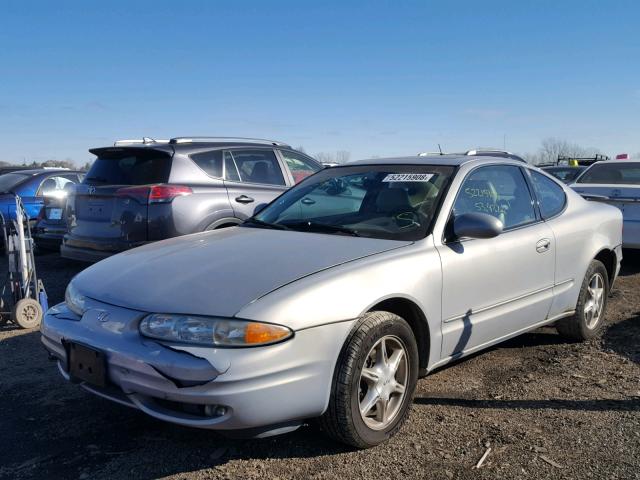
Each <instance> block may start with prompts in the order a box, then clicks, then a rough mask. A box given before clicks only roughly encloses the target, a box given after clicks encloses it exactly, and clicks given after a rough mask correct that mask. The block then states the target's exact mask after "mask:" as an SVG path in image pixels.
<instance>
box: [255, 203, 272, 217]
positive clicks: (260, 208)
mask: <svg viewBox="0 0 640 480" xmlns="http://www.w3.org/2000/svg"><path fill="white" fill-rule="evenodd" d="M267 205H269V204H268V203H259V204H258V205H256V208H254V209H253V215H254V216H256V215H257V214H259V213H260V212H261V211H262V210H264V208H265V207H266V206H267Z"/></svg>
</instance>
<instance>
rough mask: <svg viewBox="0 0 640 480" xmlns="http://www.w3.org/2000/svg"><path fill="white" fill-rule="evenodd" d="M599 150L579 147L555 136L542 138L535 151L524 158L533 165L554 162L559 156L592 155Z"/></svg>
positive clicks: (576, 156)
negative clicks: (538, 147)
mask: <svg viewBox="0 0 640 480" xmlns="http://www.w3.org/2000/svg"><path fill="white" fill-rule="evenodd" d="M598 153H601V152H600V150H598V149H597V148H593V147H586V148H585V147H581V146H580V145H577V144H575V143H570V142H568V141H566V140H563V139H561V138H556V137H548V138H545V139H543V140H542V144H541V146H540V149H539V150H538V152H537V153H534V154H529V155H526V158H527V159H528V160H529V161H530V162H531V163H533V164H534V165H537V164H542V163H555V161H556V160H558V157H559V156H562V157H573V158H580V157H592V156H594V155H596V154H598Z"/></svg>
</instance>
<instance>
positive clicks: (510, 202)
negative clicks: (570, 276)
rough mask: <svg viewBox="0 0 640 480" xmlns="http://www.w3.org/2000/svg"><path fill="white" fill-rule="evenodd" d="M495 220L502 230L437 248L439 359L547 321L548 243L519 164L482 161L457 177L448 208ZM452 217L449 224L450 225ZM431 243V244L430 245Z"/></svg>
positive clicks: (550, 251) (551, 251) (550, 248)
mask: <svg viewBox="0 0 640 480" xmlns="http://www.w3.org/2000/svg"><path fill="white" fill-rule="evenodd" d="M471 212H482V213H487V214H490V215H493V216H495V217H497V218H499V219H500V220H501V221H502V222H503V225H504V231H503V233H502V234H500V235H498V236H497V237H494V238H489V239H456V238H453V237H452V236H451V234H450V233H447V234H446V236H445V238H443V239H442V240H441V242H439V244H437V245H436V247H437V249H438V252H439V254H440V258H441V263H442V284H443V287H442V334H443V343H442V357H443V358H447V357H457V356H462V355H464V354H467V353H471V352H472V351H474V350H477V349H480V348H482V347H483V346H485V345H487V344H489V343H491V342H493V341H495V340H498V339H500V338H502V337H505V336H507V335H510V334H512V333H515V332H519V331H522V330H525V329H528V328H530V327H531V326H533V325H535V324H537V323H540V322H542V321H543V320H545V319H546V318H547V315H548V312H549V308H550V306H551V302H552V298H553V281H554V268H555V257H554V249H555V242H554V237H553V232H552V231H551V229H550V228H549V227H548V226H547V225H546V224H545V223H544V222H543V221H542V220H541V219H540V216H539V213H538V211H537V209H536V206H535V203H534V201H533V196H532V194H531V191H530V186H529V183H528V181H527V178H526V177H525V175H524V172H523V171H522V169H521V168H520V167H517V166H512V165H487V166H481V167H478V168H476V169H474V170H472V171H471V172H470V173H469V174H468V175H467V176H466V178H465V179H464V180H463V182H462V184H461V186H460V188H459V190H458V192H457V194H456V199H455V202H454V204H453V208H452V211H451V213H450V220H451V221H452V220H453V218H455V216H456V215H461V214H464V213H471ZM451 221H450V222H449V224H451ZM437 243H438V242H437Z"/></svg>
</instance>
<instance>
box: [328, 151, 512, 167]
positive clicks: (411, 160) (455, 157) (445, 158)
mask: <svg viewBox="0 0 640 480" xmlns="http://www.w3.org/2000/svg"><path fill="white" fill-rule="evenodd" d="M496 162H499V163H505V164H510V165H522V162H521V161H519V160H512V159H510V158H506V157H493V156H490V155H482V156H475V155H464V154H445V155H428V156H427V155H423V156H417V155H416V156H411V157H390V158H370V159H365V160H356V161H354V162H349V163H345V164H343V165H342V166H352V165H437V166H449V167H459V166H461V165H464V164H467V163H477V164H482V163H496ZM336 168H339V167H336Z"/></svg>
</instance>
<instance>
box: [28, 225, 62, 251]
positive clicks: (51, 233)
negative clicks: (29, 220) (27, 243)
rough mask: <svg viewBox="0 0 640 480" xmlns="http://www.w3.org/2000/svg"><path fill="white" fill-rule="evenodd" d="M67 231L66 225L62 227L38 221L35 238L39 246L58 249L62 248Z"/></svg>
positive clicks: (34, 230) (34, 231)
mask: <svg viewBox="0 0 640 480" xmlns="http://www.w3.org/2000/svg"><path fill="white" fill-rule="evenodd" d="M66 233H67V232H66V228H65V227H64V226H62V227H60V226H53V225H43V224H42V223H38V224H36V226H35V228H34V229H33V238H34V240H35V242H36V244H37V245H38V246H40V247H47V248H55V249H56V250H57V249H59V248H60V245H61V244H62V239H63V238H64V235H65V234H66Z"/></svg>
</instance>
